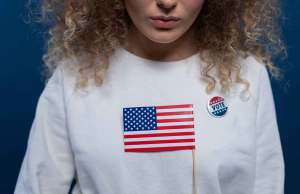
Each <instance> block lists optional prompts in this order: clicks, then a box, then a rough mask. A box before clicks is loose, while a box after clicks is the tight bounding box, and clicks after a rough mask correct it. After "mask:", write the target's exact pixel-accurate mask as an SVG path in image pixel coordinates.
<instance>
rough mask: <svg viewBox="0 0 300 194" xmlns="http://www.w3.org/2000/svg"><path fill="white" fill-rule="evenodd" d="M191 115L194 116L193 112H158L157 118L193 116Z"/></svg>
mask: <svg viewBox="0 0 300 194" xmlns="http://www.w3.org/2000/svg"><path fill="white" fill-rule="evenodd" d="M191 114H193V111H177V112H157V113H156V116H170V115H191Z"/></svg>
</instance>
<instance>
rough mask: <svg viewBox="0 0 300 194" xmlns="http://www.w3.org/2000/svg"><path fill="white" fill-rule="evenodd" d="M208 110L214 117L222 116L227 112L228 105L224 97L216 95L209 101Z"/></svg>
mask: <svg viewBox="0 0 300 194" xmlns="http://www.w3.org/2000/svg"><path fill="white" fill-rule="evenodd" d="M207 110H208V112H209V114H210V115H212V116H213V117H222V116H224V115H225V114H226V112H227V110H228V106H227V104H226V102H225V100H224V98H223V97H221V96H214V97H212V98H211V99H210V100H209V101H208V103H207Z"/></svg>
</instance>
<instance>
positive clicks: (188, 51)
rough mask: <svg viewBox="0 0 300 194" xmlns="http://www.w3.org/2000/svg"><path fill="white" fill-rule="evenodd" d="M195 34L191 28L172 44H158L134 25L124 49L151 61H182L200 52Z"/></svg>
mask: <svg viewBox="0 0 300 194" xmlns="http://www.w3.org/2000/svg"><path fill="white" fill-rule="evenodd" d="M193 32H194V31H193V28H190V29H189V30H188V31H187V32H186V33H185V34H184V35H183V36H181V37H180V38H178V39H177V40H175V41H173V42H171V43H158V42H154V41H152V40H150V39H148V38H147V37H146V36H144V35H143V34H142V33H141V32H139V31H138V29H137V28H136V27H135V26H134V25H132V26H131V28H130V30H129V33H128V36H127V38H126V41H125V45H124V47H125V48H126V49H127V50H129V51H130V52H132V53H134V54H136V55H138V56H141V57H143V58H148V59H151V60H160V61H176V60H181V59H184V58H187V57H189V56H191V55H193V54H195V53H196V52H198V49H197V46H196V43H195V40H194V39H193V38H194V36H193Z"/></svg>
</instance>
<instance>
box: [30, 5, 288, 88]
mask: <svg viewBox="0 0 300 194" xmlns="http://www.w3.org/2000/svg"><path fill="white" fill-rule="evenodd" d="M31 3H32V2H30V3H29V4H31ZM39 6H40V8H41V9H40V10H39V11H40V13H41V15H40V16H41V17H40V18H41V20H40V21H41V22H43V23H44V24H45V23H46V24H47V26H48V28H47V29H48V30H47V32H48V35H49V36H48V39H47V46H46V50H47V51H46V52H45V54H44V56H43V60H44V62H45V67H46V71H47V72H48V73H47V75H48V77H49V76H50V75H51V74H52V73H53V70H54V69H55V68H56V66H57V65H58V64H59V63H58V62H59V61H60V60H63V59H64V58H68V57H70V56H86V57H84V60H82V61H81V62H80V63H79V64H76V65H77V66H79V67H78V72H79V73H80V79H78V80H77V84H76V85H77V86H78V87H79V88H82V87H85V86H86V85H87V83H88V80H89V79H90V78H91V79H94V81H95V83H96V84H97V85H101V84H102V83H103V79H104V77H105V75H106V70H107V69H108V67H109V61H108V59H109V57H110V56H111V55H112V54H113V53H114V50H115V49H116V48H117V47H118V46H122V45H123V44H124V42H125V37H126V35H127V33H128V29H129V25H131V24H132V22H131V19H130V17H129V15H128V13H127V11H126V8H125V5H124V0H80V1H78V0H64V1H62V0H43V1H42V2H41V4H40V5H39ZM281 16H282V10H281V5H280V2H279V0H222V1H220V0H206V1H205V2H204V5H203V8H202V10H201V12H200V14H199V16H198V18H197V19H196V21H195V23H194V24H193V25H196V31H197V32H196V35H197V36H196V40H195V44H197V46H198V48H199V53H200V55H201V57H202V60H203V61H205V62H206V65H205V66H204V67H203V69H202V70H201V72H200V74H201V78H202V79H203V80H205V81H206V82H207V87H206V92H211V91H212V90H213V89H214V88H215V86H216V84H217V81H218V82H219V84H220V85H221V89H222V90H223V91H229V90H230V86H231V85H232V83H242V84H244V85H245V89H246V90H248V88H249V85H250V84H249V82H248V81H247V80H245V79H243V78H241V77H240V76H241V75H240V70H241V64H239V62H238V60H237V59H238V57H239V56H242V57H244V58H246V57H247V56H249V55H253V56H254V57H256V59H257V60H259V61H261V62H262V63H263V64H265V65H266V66H267V67H268V69H269V70H270V72H271V74H272V76H274V77H275V78H279V77H281V70H280V68H279V67H277V66H275V64H274V63H273V61H274V58H276V57H278V56H280V57H281V56H286V55H287V52H286V48H285V45H284V43H283V41H282V37H281V34H282V33H281V28H280V21H281V20H280V19H281ZM204 50H205V51H207V52H205V53H204V52H201V51H204ZM98 57H100V59H101V60H96V59H97V58H98ZM99 61H100V63H99ZM214 67H216V68H217V70H218V74H217V75H218V76H217V77H214V76H212V75H211V74H210V71H211V70H212V69H213V68H214ZM233 75H234V76H233ZM233 78H234V79H233Z"/></svg>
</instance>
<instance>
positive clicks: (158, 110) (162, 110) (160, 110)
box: [156, 108, 193, 113]
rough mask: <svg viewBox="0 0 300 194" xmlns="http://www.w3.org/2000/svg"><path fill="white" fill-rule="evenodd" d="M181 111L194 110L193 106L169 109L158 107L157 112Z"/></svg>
mask: <svg viewBox="0 0 300 194" xmlns="http://www.w3.org/2000/svg"><path fill="white" fill-rule="evenodd" d="M181 111H193V108H167V109H158V108H157V109H156V112H160V113H161V112H181Z"/></svg>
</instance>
